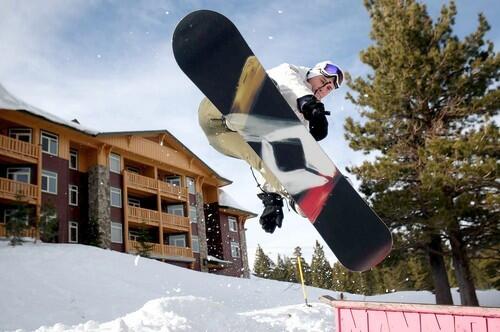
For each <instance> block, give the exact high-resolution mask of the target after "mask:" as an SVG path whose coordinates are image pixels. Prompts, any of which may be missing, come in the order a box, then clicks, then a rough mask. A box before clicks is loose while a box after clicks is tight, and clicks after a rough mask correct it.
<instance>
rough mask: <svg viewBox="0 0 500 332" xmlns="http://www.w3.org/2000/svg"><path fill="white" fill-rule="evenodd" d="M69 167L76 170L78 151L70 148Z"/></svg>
mask: <svg viewBox="0 0 500 332" xmlns="http://www.w3.org/2000/svg"><path fill="white" fill-rule="evenodd" d="M69 168H70V169H74V170H78V151H77V150H74V149H71V150H69Z"/></svg>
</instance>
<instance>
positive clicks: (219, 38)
mask: <svg viewBox="0 0 500 332" xmlns="http://www.w3.org/2000/svg"><path fill="white" fill-rule="evenodd" d="M173 50H174V56H175V59H176V61H177V63H178V64H179V66H180V68H181V69H182V70H183V71H184V73H185V74H186V75H187V76H188V77H189V78H190V79H191V81H193V83H194V84H195V85H196V86H197V87H198V88H199V89H200V90H201V91H202V92H203V93H204V94H205V96H207V98H208V99H209V100H210V101H211V102H212V103H213V104H214V105H215V106H216V107H217V108H218V109H219V111H220V112H221V113H223V114H224V116H225V118H226V121H227V122H229V125H230V127H231V129H234V130H236V131H237V132H238V133H239V134H240V135H241V136H242V137H243V138H244V139H245V141H246V142H247V143H248V144H249V145H250V146H251V148H252V149H253V150H254V151H255V152H256V153H257V154H258V155H259V157H260V158H261V159H262V161H263V162H264V164H265V165H266V166H267V167H268V168H269V169H270V170H271V172H272V173H273V175H275V176H276V178H277V179H278V180H279V181H280V182H281V184H282V185H283V187H284V188H285V189H286V191H287V193H288V194H289V195H290V196H291V197H292V198H293V199H294V200H295V202H296V203H297V204H298V205H299V207H300V209H301V210H302V212H303V213H304V214H305V215H306V217H307V218H308V219H309V220H310V221H311V223H312V224H313V225H314V227H315V228H316V230H317V231H318V232H319V234H320V235H321V237H322V238H323V239H324V240H325V242H326V243H327V244H328V246H329V247H330V249H331V250H332V251H333V253H334V254H335V256H336V257H337V258H338V259H339V261H340V262H341V263H342V264H343V265H344V266H345V267H347V268H348V269H350V270H353V271H364V270H367V269H369V268H371V267H373V266H374V265H376V264H378V263H379V262H380V261H381V260H383V259H384V258H385V257H386V256H387V254H388V253H389V252H390V250H391V247H392V237H391V234H390V232H389V230H388V229H387V227H386V226H385V224H384V223H383V222H382V220H380V218H379V217H378V216H377V215H376V214H375V212H374V211H373V210H372V209H371V208H370V207H369V206H368V205H367V203H366V202H365V201H364V200H363V199H362V198H361V197H360V196H359V194H358V193H357V192H356V190H355V189H354V188H353V187H352V186H351V185H350V183H349V182H348V181H347V180H346V178H345V177H344V176H343V175H342V174H341V173H340V172H339V170H338V169H337V167H336V166H335V165H334V164H333V162H332V161H331V160H330V158H329V157H328V156H327V155H326V154H325V152H324V151H323V150H322V149H321V147H320V145H319V144H318V143H317V142H316V141H315V140H314V138H313V137H312V136H311V135H310V133H309V131H308V130H307V128H306V127H305V126H304V125H303V124H302V123H301V122H300V120H299V118H298V117H297V116H296V114H295V113H294V111H293V110H292V109H291V108H290V106H289V105H288V103H287V102H286V101H285V99H284V98H283V96H282V95H281V93H280V92H279V90H278V89H277V87H276V86H275V85H274V83H273V82H272V80H271V79H270V78H269V77H268V76H267V74H266V72H265V70H264V68H263V67H262V65H261V64H260V62H259V61H258V59H257V58H256V57H255V55H254V54H253V52H252V51H251V49H250V48H249V47H248V45H247V43H246V42H245V40H244V39H243V37H242V36H241V34H240V32H239V31H238V30H237V28H236V27H235V26H234V24H233V23H232V22H231V21H230V20H229V19H227V18H226V17H224V16H223V15H221V14H219V13H216V12H213V11H208V10H200V11H196V12H193V13H191V14H189V15H187V16H186V17H185V18H184V19H183V20H182V21H181V22H180V23H179V24H178V26H177V28H176V30H175V32H174V36H173Z"/></svg>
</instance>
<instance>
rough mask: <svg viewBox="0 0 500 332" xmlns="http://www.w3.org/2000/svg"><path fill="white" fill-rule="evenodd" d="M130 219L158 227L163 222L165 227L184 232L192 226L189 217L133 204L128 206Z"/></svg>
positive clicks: (133, 221) (130, 220) (132, 221)
mask: <svg viewBox="0 0 500 332" xmlns="http://www.w3.org/2000/svg"><path fill="white" fill-rule="evenodd" d="M128 221H129V223H138V224H146V225H150V226H156V227H158V226H160V224H161V225H162V227H164V228H167V229H170V230H175V231H183V232H189V230H190V226H191V224H190V222H189V218H188V217H182V216H177V215H175V214H170V213H163V212H162V213H160V212H158V211H155V210H149V209H143V208H137V207H133V206H128Z"/></svg>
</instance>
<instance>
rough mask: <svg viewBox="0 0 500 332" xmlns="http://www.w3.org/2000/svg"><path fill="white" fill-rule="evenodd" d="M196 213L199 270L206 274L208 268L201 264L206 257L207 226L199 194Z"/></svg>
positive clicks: (197, 194)
mask: <svg viewBox="0 0 500 332" xmlns="http://www.w3.org/2000/svg"><path fill="white" fill-rule="evenodd" d="M196 211H197V215H198V222H197V223H196V225H197V226H198V241H199V243H200V269H201V271H202V272H208V267H207V266H206V264H203V261H205V260H206V259H207V257H208V245H207V224H206V221H205V210H204V209H203V196H202V194H201V193H196Z"/></svg>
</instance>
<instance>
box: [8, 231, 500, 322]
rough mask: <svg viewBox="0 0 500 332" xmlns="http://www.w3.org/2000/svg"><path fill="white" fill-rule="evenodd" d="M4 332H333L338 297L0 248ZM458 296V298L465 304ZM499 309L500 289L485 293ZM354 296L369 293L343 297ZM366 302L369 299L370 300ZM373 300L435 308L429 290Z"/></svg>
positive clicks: (135, 262)
mask: <svg viewBox="0 0 500 332" xmlns="http://www.w3.org/2000/svg"><path fill="white" fill-rule="evenodd" d="M0 266H1V267H2V273H0V331H11V330H16V329H21V330H25V331H32V330H37V331H124V332H125V331H327V330H329V331H331V330H333V328H334V322H333V314H332V312H331V309H330V307H329V306H327V305H325V304H322V303H319V302H317V299H318V297H319V296H320V295H325V294H329V295H331V296H334V297H337V296H338V294H337V293H336V292H331V291H326V290H322V289H317V288H312V287H307V293H308V297H309V302H312V303H311V304H312V307H306V306H305V305H304V303H303V298H302V290H301V288H300V286H299V285H297V284H292V283H287V282H278V281H273V280H264V279H259V278H252V279H240V278H232V277H224V276H218V275H213V274H208V273H201V272H196V271H191V270H188V269H184V268H180V267H176V266H173V265H170V264H165V263H161V262H158V261H155V260H150V259H145V258H140V257H136V256H132V255H127V254H123V253H119V252H115V251H110V250H104V249H99V248H95V247H88V246H83V245H73V244H36V245H34V244H32V243H25V244H24V245H23V246H20V247H10V246H8V245H7V242H6V241H0ZM457 295H458V294H456V293H455V294H454V296H455V303H458V296H457ZM478 295H479V298H480V301H481V304H482V305H487V306H500V292H498V291H487V292H478ZM346 297H347V298H348V299H358V300H361V299H364V297H363V296H359V295H351V294H346ZM366 299H368V298H366ZM370 300H383V301H397V302H400V301H404V302H420V303H432V302H433V300H434V297H433V295H432V294H430V293H429V292H399V293H393V294H386V295H380V296H375V297H370Z"/></svg>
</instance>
